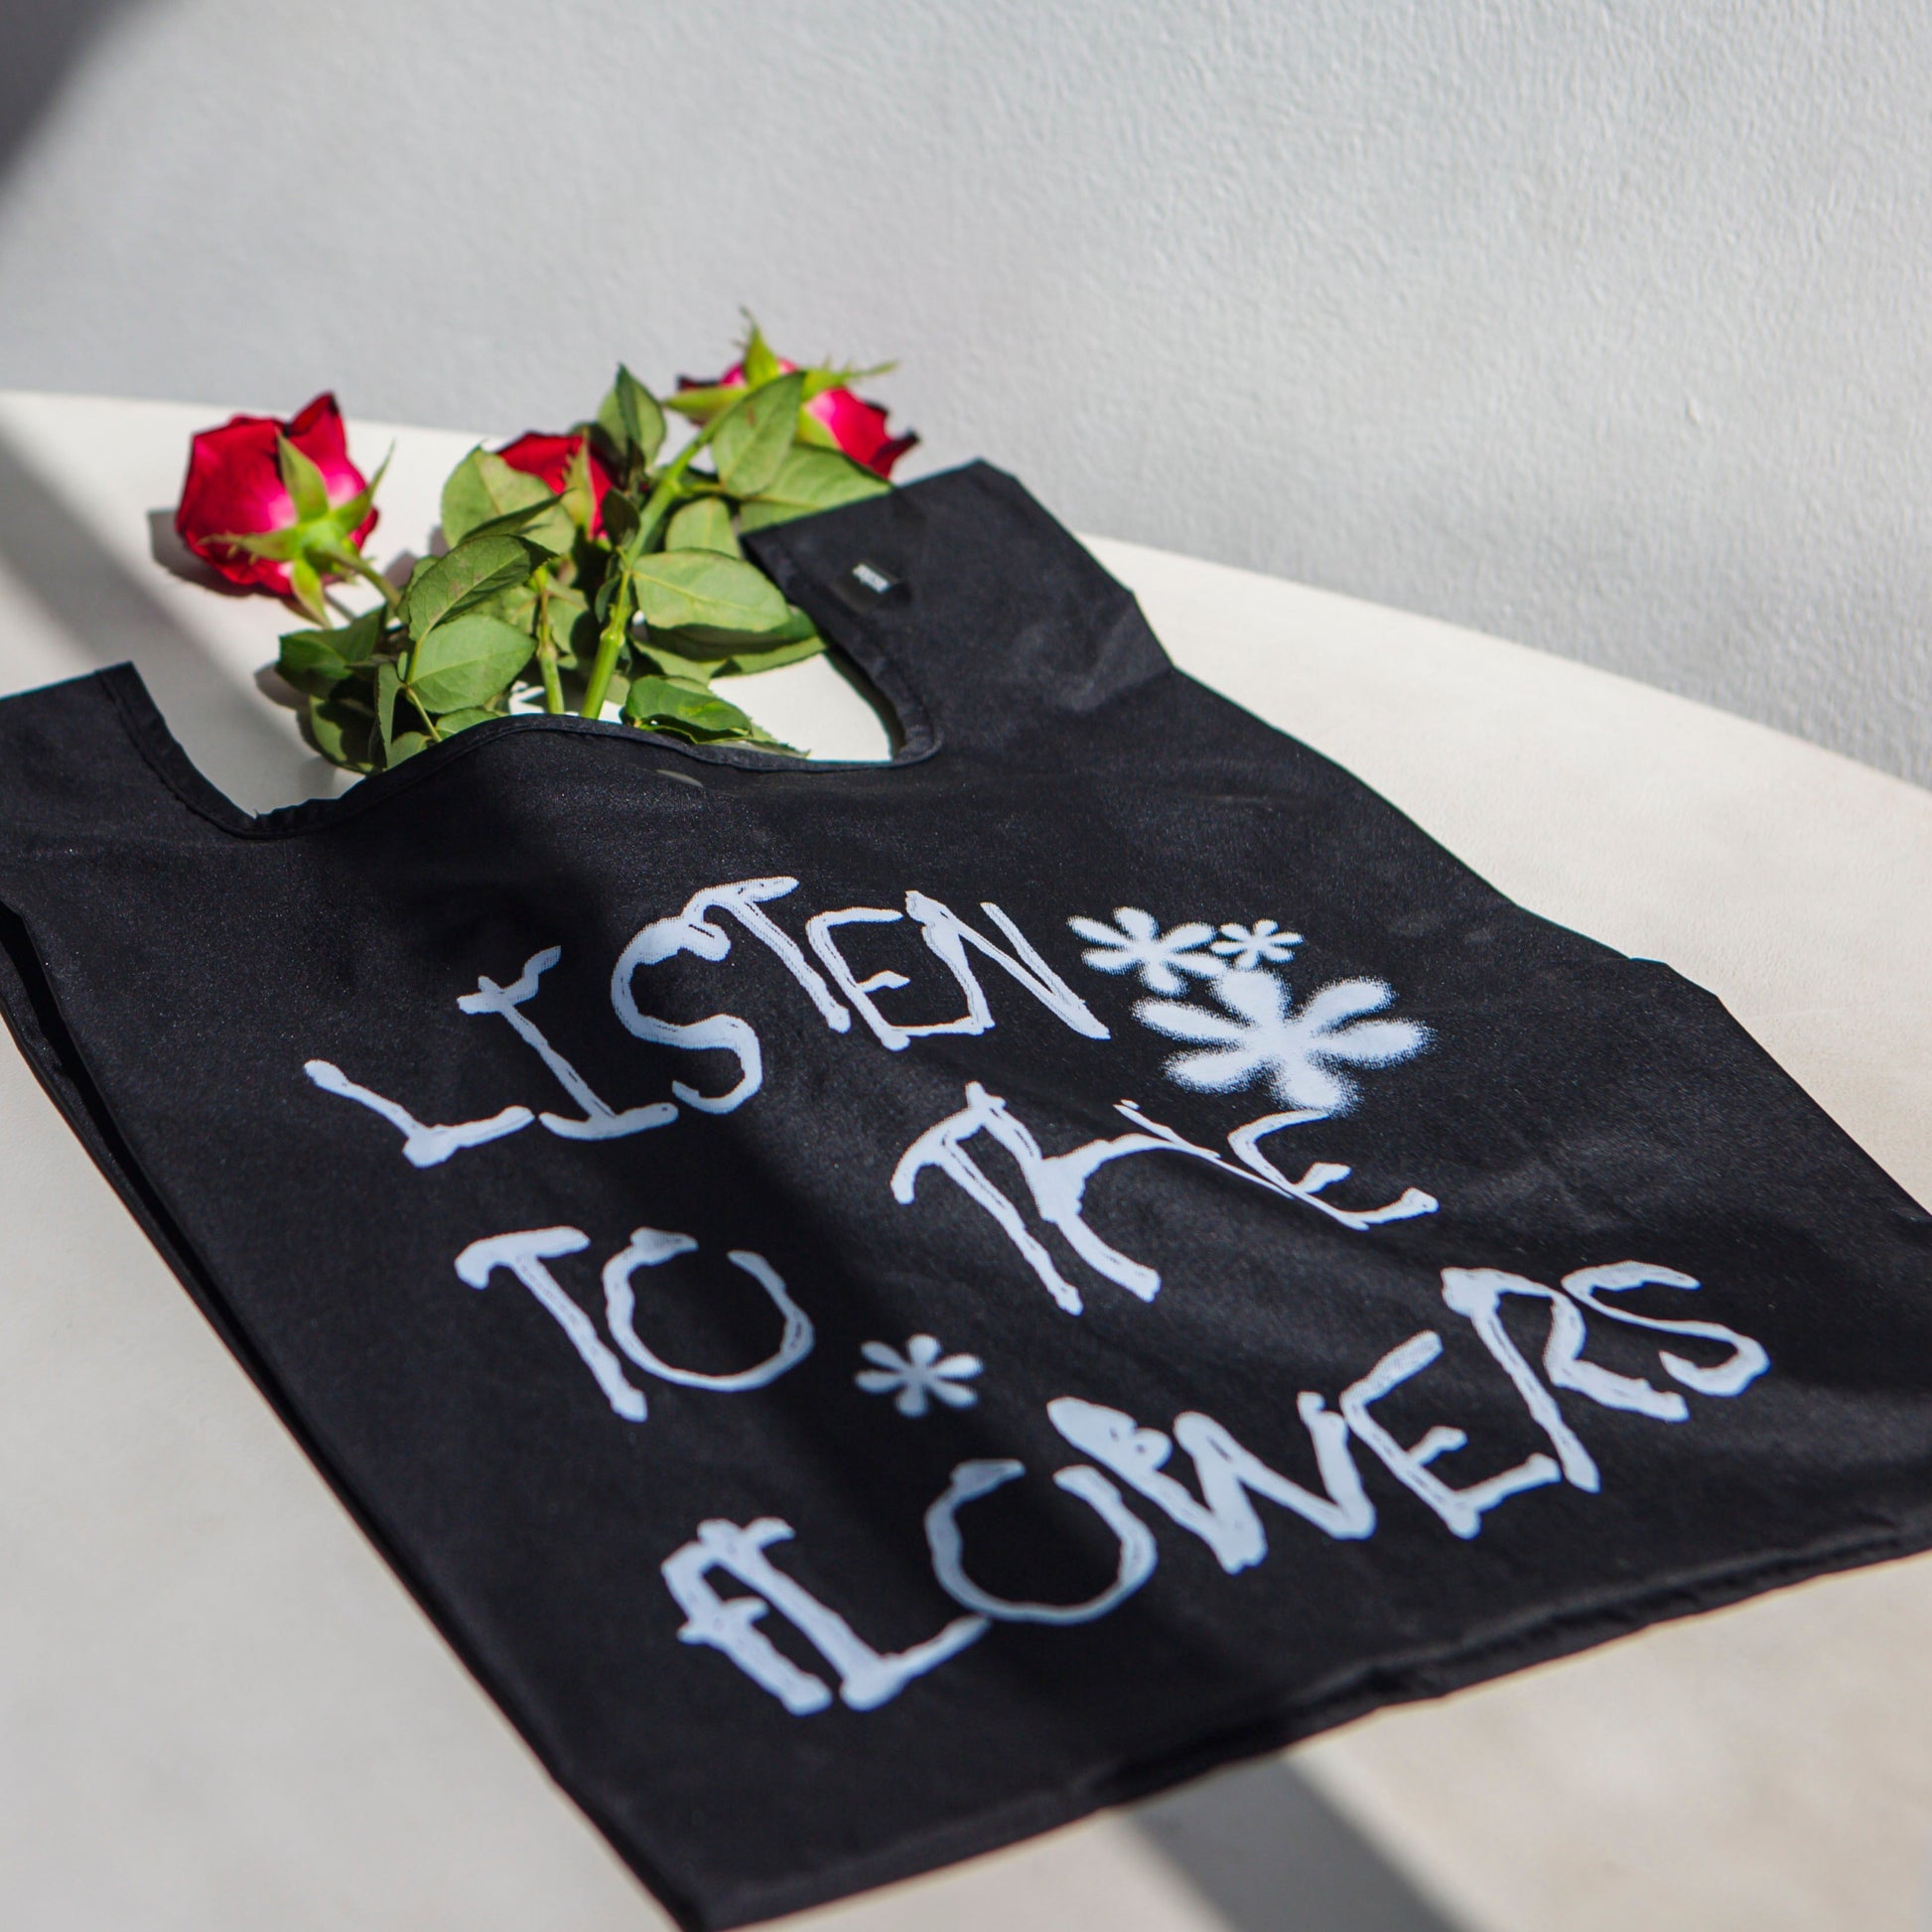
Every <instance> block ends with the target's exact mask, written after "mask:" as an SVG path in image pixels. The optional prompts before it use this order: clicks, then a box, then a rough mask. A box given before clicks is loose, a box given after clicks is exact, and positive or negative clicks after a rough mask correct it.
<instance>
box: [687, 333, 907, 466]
mask: <svg viewBox="0 0 1932 1932" xmlns="http://www.w3.org/2000/svg"><path fill="white" fill-rule="evenodd" d="M797 366H798V364H797V363H796V362H788V361H786V360H785V359H784V358H783V357H782V356H780V357H779V359H778V367H779V368H780V369H781V370H782V371H783V372H784V373H785V374H786V375H789V374H790V373H791V372H792V371H793V370H794V369H795V368H797ZM744 383H745V365H744V363H742V362H734V363H733V364H732V366H731V367H730V368H728V369H727V370H726V371H725V372H724V374H723V375H721V376H718V377H717V378H716V379H715V380H714V381H711V382H694V381H693V380H692V379H691V378H690V377H689V376H679V377H678V383H677V386H678V387H679V388H680V389H737V388H742V387H743V386H744ZM805 414H806V415H807V416H812V417H815V418H817V420H818V421H819V422H820V423H822V424H823V425H824V427H825V430H826V433H827V434H828V435H829V436H830V437H831V439H832V442H833V444H834V446H835V447H836V448H837V449H838V450H839V451H840V452H841V454H843V455H845V456H849V457H850V458H851V459H852V461H853V462H854V463H863V464H864V465H865V466H866V468H867V469H868V470H873V471H877V472H878V474H879V475H880V476H882V477H890V476H891V475H892V474H893V465H894V464H896V463H897V461H898V460H899V458H900V457H902V456H903V455H904V454H905V453H906V451H907V450H909V449H911V448H912V446H913V445H914V444H915V443H917V442H918V440H919V439H918V438H917V436H915V435H913V434H912V432H911V431H909V430H908V431H907V432H906V433H905V435H903V436H888V435H887V434H886V414H887V412H886V411H885V410H884V409H882V408H881V407H880V406H879V404H878V403H876V402H867V401H866V399H865V398H864V397H863V396H855V395H854V394H853V393H852V391H851V390H850V389H826V390H824V391H822V392H821V393H820V394H818V395H816V396H814V397H813V398H812V399H811V401H810V402H808V403H806V405H805Z"/></svg>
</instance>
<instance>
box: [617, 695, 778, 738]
mask: <svg viewBox="0 0 1932 1932" xmlns="http://www.w3.org/2000/svg"><path fill="white" fill-rule="evenodd" d="M623 715H624V719H625V721H626V722H627V723H629V724H632V725H637V726H640V727H641V728H642V729H643V730H645V731H655V732H669V733H670V734H671V735H672V736H673V737H675V738H687V739H689V740H690V741H691V742H692V743H693V744H696V745H715V744H716V743H718V742H719V741H720V740H721V739H726V740H731V741H734V742H736V743H738V744H745V745H762V746H765V747H767V748H776V749H778V750H781V751H782V750H785V749H787V748H785V747H783V746H779V744H778V741H777V740H776V739H775V738H773V737H772V736H771V734H770V733H769V732H767V731H765V730H764V729H763V728H762V727H761V726H759V725H756V724H754V723H753V722H752V720H751V718H750V717H748V716H747V715H746V714H745V713H744V712H742V711H741V710H739V708H738V707H737V706H736V705H735V704H732V703H730V702H729V701H728V700H727V699H724V698H721V697H719V696H718V694H717V693H716V692H715V691H713V690H711V689H710V688H709V687H708V686H706V685H703V684H692V683H688V682H686V680H685V679H683V678H678V677H637V678H632V679H631V680H630V689H629V690H628V691H627V692H626V693H625V695H624V700H623Z"/></svg>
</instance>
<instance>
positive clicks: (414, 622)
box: [402, 536, 540, 641]
mask: <svg viewBox="0 0 1932 1932" xmlns="http://www.w3.org/2000/svg"><path fill="white" fill-rule="evenodd" d="M539 561H540V560H539V559H538V558H537V557H536V555H535V554H534V553H533V552H532V551H531V550H530V548H529V547H528V546H527V545H526V544H524V543H523V542H521V541H520V540H519V539H518V538H516V537H506V536H476V537H471V538H469V539H468V540H467V541H465V542H463V543H459V544H458V545H457V546H456V548H455V549H454V550H452V551H451V552H450V554H449V555H448V556H447V557H432V558H430V559H429V561H428V562H427V563H422V564H418V565H417V566H416V574H415V575H414V576H413V577H412V578H411V579H410V580H409V588H408V590H406V591H405V592H404V593H403V599H402V616H403V618H404V620H405V621H406V622H407V623H408V625H409V634H410V636H412V637H414V638H416V639H417V640H418V641H420V640H421V639H422V638H424V637H426V636H428V634H429V633H430V632H431V631H432V630H433V629H434V628H435V627H436V626H437V625H438V624H439V623H444V622H447V621H448V620H450V619H451V618H454V617H457V616H459V615H460V614H461V613H463V612H465V611H468V610H469V609H471V607H472V606H474V605H478V604H481V603H483V600H484V599H485V598H488V597H493V596H495V594H496V593H497V592H498V591H501V590H507V589H508V588H509V587H510V586H511V585H513V584H520V583H522V582H523V581H524V579H525V578H527V577H528V576H529V575H530V573H531V572H532V571H533V570H535V569H536V567H537V564H538V562H539Z"/></svg>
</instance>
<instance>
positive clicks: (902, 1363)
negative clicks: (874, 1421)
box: [852, 1335, 985, 1416]
mask: <svg viewBox="0 0 1932 1932" xmlns="http://www.w3.org/2000/svg"><path fill="white" fill-rule="evenodd" d="M859 1352H860V1354H862V1355H863V1356H864V1357H865V1358H866V1360H867V1361H869V1362H876V1363H878V1367H876V1368H862V1369H861V1370H860V1371H859V1373H858V1374H857V1375H855V1376H854V1377H853V1378H852V1379H853V1380H854V1381H855V1382H856V1383H858V1385H859V1386H860V1388H862V1389H864V1390H865V1392H866V1393H867V1394H868V1395H892V1394H893V1393H894V1392H895V1391H897V1400H896V1401H895V1402H894V1404H893V1407H894V1408H896V1409H897V1411H898V1412H899V1414H900V1415H901V1416H922V1415H924V1414H925V1405H926V1401H927V1398H928V1397H931V1396H937V1397H938V1399H939V1400H940V1401H941V1402H943V1403H944V1404H945V1405H946V1407H947V1408H948V1409H970V1408H971V1407H972V1406H973V1404H974V1403H975V1402H977V1401H978V1400H979V1397H978V1396H977V1395H975V1394H974V1393H973V1391H972V1390H971V1389H962V1388H961V1387H960V1386H959V1385H960V1383H962V1382H969V1381H971V1380H972V1378H973V1377H974V1376H975V1375H977V1374H978V1373H979V1372H980V1370H981V1369H982V1368H983V1367H984V1366H985V1364H984V1363H983V1362H982V1361H981V1360H980V1358H979V1357H978V1356H977V1355H946V1356H941V1354H940V1352H939V1344H938V1342H937V1341H936V1340H935V1339H934V1338H933V1337H932V1336H931V1335H914V1336H913V1337H912V1338H911V1340H910V1341H908V1342H907V1343H906V1344H905V1353H904V1354H903V1355H901V1354H900V1353H899V1352H898V1350H897V1348H893V1347H891V1346H889V1345H888V1344H887V1343H885V1342H883V1341H867V1342H861V1343H860V1345H859Z"/></svg>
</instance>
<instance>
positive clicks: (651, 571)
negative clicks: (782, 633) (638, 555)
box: [631, 384, 789, 640]
mask: <svg viewBox="0 0 1932 1932" xmlns="http://www.w3.org/2000/svg"><path fill="white" fill-rule="evenodd" d="M773 386H774V387H775V386H776V385H775V384H774V385H773ZM631 575H632V580H633V582H634V583H635V585H636V588H637V609H638V611H639V612H640V613H641V614H642V616H643V619H644V621H645V622H646V623H648V624H651V625H653V626H654V627H661V628H663V629H665V630H688V631H690V632H692V633H693V635H694V637H696V638H699V639H709V638H714V637H723V638H726V639H728V640H729V639H739V640H743V639H744V638H745V637H746V636H747V635H751V636H761V635H764V634H765V633H767V632H770V631H773V630H776V629H777V628H779V626H780V625H782V624H783V623H784V622H785V621H787V618H788V617H789V607H788V606H787V605H786V603H785V601H784V599H783V598H782V597H781V596H780V595H779V593H778V588H777V586H776V585H775V584H773V583H772V582H771V580H770V579H769V578H768V577H766V576H765V575H764V574H763V573H762V572H760V571H757V570H754V569H753V568H752V566H751V565H750V564H747V563H740V562H739V560H738V559H737V558H736V557H721V556H719V555H718V553H717V552H716V551H714V550H660V551H658V552H656V554H655V555H653V556H649V557H645V558H642V559H641V560H640V561H639V562H638V563H637V565H636V566H635V568H634V569H633V571H632V573H631Z"/></svg>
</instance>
